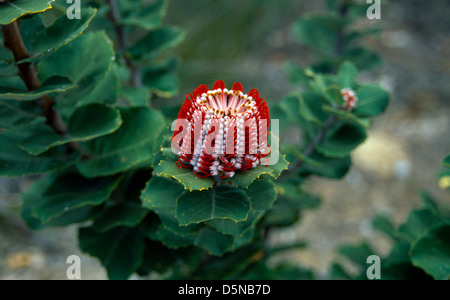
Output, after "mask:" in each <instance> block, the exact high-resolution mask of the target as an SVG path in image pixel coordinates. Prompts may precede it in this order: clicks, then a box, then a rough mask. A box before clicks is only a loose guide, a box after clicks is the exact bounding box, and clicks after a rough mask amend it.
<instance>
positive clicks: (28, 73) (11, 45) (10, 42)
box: [2, 20, 88, 158]
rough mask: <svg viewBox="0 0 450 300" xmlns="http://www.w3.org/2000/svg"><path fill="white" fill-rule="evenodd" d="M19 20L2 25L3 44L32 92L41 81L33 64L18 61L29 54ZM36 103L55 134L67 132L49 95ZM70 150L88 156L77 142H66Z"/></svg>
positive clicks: (84, 156) (39, 85) (83, 156)
mask: <svg viewBox="0 0 450 300" xmlns="http://www.w3.org/2000/svg"><path fill="white" fill-rule="evenodd" d="M19 26H20V25H19V21H17V20H16V21H14V22H12V23H11V24H8V25H2V34H3V40H4V45H5V47H6V48H8V49H9V50H11V52H12V54H13V56H14V61H15V62H16V64H17V68H18V69H19V76H20V78H22V81H23V82H24V83H25V85H26V87H27V89H28V91H30V92H32V91H34V90H37V89H38V88H40V87H41V81H40V80H39V78H38V76H37V73H36V70H35V68H34V65H33V64H32V63H29V62H25V63H21V62H20V61H22V60H24V59H26V58H29V57H30V54H29V53H28V50H27V48H26V46H25V43H24V42H23V39H22V35H21V33H20V27H19ZM36 103H37V104H38V105H39V107H40V109H41V111H42V113H43V115H44V116H45V119H46V123H47V125H48V126H50V127H51V128H52V129H53V130H54V131H55V132H56V133H57V134H61V135H64V134H67V126H66V124H65V123H64V121H63V119H62V117H61V115H60V113H59V112H58V110H56V109H55V108H54V106H55V101H54V100H53V99H52V98H50V96H48V95H45V96H42V97H41V98H39V99H36ZM68 146H69V148H70V149H71V150H78V151H80V152H81V153H82V158H86V157H88V154H86V152H85V150H84V149H83V148H82V147H81V145H80V144H79V143H78V142H72V143H69V144H68Z"/></svg>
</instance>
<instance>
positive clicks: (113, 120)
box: [20, 104, 122, 154]
mask: <svg viewBox="0 0 450 300" xmlns="http://www.w3.org/2000/svg"><path fill="white" fill-rule="evenodd" d="M121 124H122V120H121V118H120V113H119V111H118V110H116V109H114V108H112V107H108V106H104V105H101V104H91V105H88V106H84V107H81V108H79V109H77V110H76V111H75V113H74V114H73V115H72V116H71V117H70V119H69V122H68V133H67V134H66V135H64V136H62V135H58V134H56V133H55V132H54V130H52V129H51V128H50V127H48V126H44V125H42V124H40V125H38V126H34V127H33V128H32V130H33V131H34V133H33V135H32V136H31V137H29V138H27V139H25V140H24V141H23V142H22V143H21V144H20V146H21V147H22V148H24V149H25V150H27V151H28V152H29V153H30V154H41V153H43V152H45V151H47V150H48V149H50V148H52V147H55V146H60V145H63V144H67V143H71V142H75V141H88V140H92V139H94V138H97V137H100V136H103V135H107V134H110V133H112V132H114V131H116V130H117V129H118V128H119V127H120V125H121Z"/></svg>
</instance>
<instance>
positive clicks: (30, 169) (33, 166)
mask: <svg viewBox="0 0 450 300" xmlns="http://www.w3.org/2000/svg"><path fill="white" fill-rule="evenodd" d="M31 134H32V131H30V130H28V129H27V128H22V129H15V130H7V131H5V132H2V133H0V145H1V147H0V175H1V176H26V175H36V174H44V173H47V172H50V171H56V170H61V169H64V168H67V167H68V166H70V165H73V164H74V163H75V162H76V161H77V160H78V159H79V158H80V153H78V152H76V151H74V152H72V153H70V154H68V153H67V149H66V148H65V147H57V148H53V149H50V150H49V151H47V152H45V153H43V154H41V155H31V154H29V153H28V152H26V151H25V150H23V149H21V148H20V147H19V146H18V144H19V143H20V142H22V141H23V140H24V139H26V138H27V137H29V136H30V135H31Z"/></svg>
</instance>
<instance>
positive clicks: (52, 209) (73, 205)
mask: <svg viewBox="0 0 450 300" xmlns="http://www.w3.org/2000/svg"><path fill="white" fill-rule="evenodd" d="M118 182H119V178H117V177H115V178H114V177H105V178H95V179H86V178H84V177H82V176H81V175H79V174H77V173H74V172H68V173H61V174H52V175H50V176H48V177H44V178H42V179H40V180H38V181H36V182H35V183H34V184H33V185H32V186H31V188H30V189H29V190H28V191H27V192H26V193H25V194H24V196H23V205H24V207H29V208H32V215H33V216H34V217H36V218H38V219H39V220H40V221H41V222H42V223H43V224H45V223H48V222H50V221H51V220H53V219H55V218H57V217H60V216H62V215H63V214H65V213H66V212H68V211H71V210H76V209H78V208H81V207H84V206H98V205H100V204H102V203H103V202H105V201H106V199H108V197H109V195H110V194H111V192H112V191H113V190H114V189H115V188H116V187H117V184H118Z"/></svg>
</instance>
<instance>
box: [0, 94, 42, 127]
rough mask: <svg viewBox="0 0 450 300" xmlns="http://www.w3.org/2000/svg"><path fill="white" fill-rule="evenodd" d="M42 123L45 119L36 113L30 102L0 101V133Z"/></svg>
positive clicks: (33, 105)
mask: <svg viewBox="0 0 450 300" xmlns="http://www.w3.org/2000/svg"><path fill="white" fill-rule="evenodd" d="M29 104H31V105H29ZM44 122H45V118H44V117H43V116H42V115H40V114H39V113H38V112H37V111H36V106H35V104H34V103H32V102H27V103H21V102H16V101H14V102H11V101H0V132H1V131H2V130H9V129H20V128H23V127H28V126H34V125H37V124H42V123H44Z"/></svg>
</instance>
